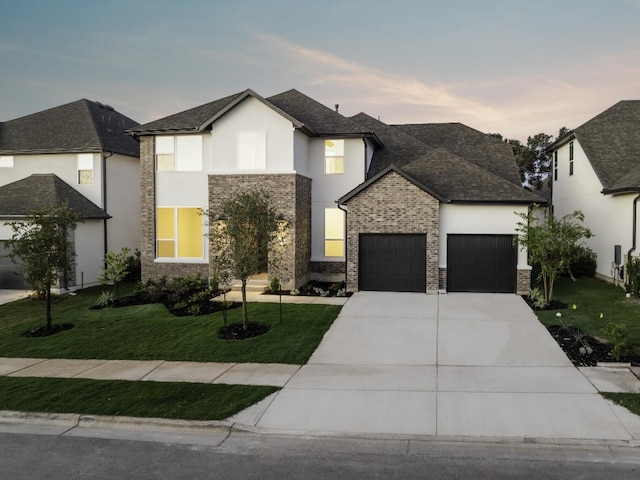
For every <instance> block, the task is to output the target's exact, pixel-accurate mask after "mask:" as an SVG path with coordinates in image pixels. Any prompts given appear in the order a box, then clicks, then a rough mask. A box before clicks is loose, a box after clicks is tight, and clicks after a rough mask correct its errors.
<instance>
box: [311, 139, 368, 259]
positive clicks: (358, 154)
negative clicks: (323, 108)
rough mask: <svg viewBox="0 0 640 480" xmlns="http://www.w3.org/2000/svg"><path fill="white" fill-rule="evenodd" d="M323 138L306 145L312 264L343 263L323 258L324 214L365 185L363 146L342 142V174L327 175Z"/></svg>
mask: <svg viewBox="0 0 640 480" xmlns="http://www.w3.org/2000/svg"><path fill="white" fill-rule="evenodd" d="M324 140H325V139H323V138H312V139H310V141H309V172H310V176H311V179H312V180H311V199H312V202H311V260H312V261H314V262H320V261H329V262H340V261H344V257H325V256H324V240H325V239H324V211H325V208H338V205H337V204H336V200H337V199H338V198H340V197H341V196H342V195H344V194H346V193H348V192H349V191H351V190H353V189H354V188H355V187H357V186H358V185H360V184H361V183H362V182H364V179H365V178H364V177H365V172H364V169H365V162H366V158H365V143H364V141H363V140H362V138H347V139H345V140H344V173H342V174H333V175H327V174H325V173H324V168H325V148H324Z"/></svg>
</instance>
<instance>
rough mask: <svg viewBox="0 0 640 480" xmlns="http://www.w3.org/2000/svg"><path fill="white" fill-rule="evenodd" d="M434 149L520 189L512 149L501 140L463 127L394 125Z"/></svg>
mask: <svg viewBox="0 0 640 480" xmlns="http://www.w3.org/2000/svg"><path fill="white" fill-rule="evenodd" d="M393 126H394V127H396V128H397V129H398V130H401V131H402V132H404V133H406V134H407V135H411V136H412V137H415V138H417V139H418V140H420V141H421V142H423V143H426V144H428V145H432V146H434V147H442V148H446V149H447V150H449V151H450V152H453V153H455V154H456V155H459V156H460V157H462V158H464V159H465V160H467V161H469V162H471V163H474V164H476V165H478V166H479V167H482V168H484V169H486V170H489V171H491V172H492V173H494V174H496V175H498V176H500V177H502V178H504V179H505V180H508V181H510V182H511V183H514V184H516V185H520V174H519V173H518V167H517V166H516V162H515V159H514V158H513V150H512V149H511V147H510V146H509V145H508V144H506V143H504V142H501V141H500V140H499V139H497V138H495V137H492V136H491V135H487V134H486V133H482V132H480V131H478V130H476V129H475V128H471V127H468V126H466V125H464V124H462V123H414V124H405V125H393Z"/></svg>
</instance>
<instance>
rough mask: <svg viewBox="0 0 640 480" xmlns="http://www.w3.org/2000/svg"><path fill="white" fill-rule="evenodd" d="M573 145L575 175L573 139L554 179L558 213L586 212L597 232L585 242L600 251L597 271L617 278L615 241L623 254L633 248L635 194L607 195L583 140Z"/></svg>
mask: <svg viewBox="0 0 640 480" xmlns="http://www.w3.org/2000/svg"><path fill="white" fill-rule="evenodd" d="M573 145H574V160H573V163H574V167H573V168H574V170H573V175H569V143H566V144H565V145H563V146H562V147H560V148H559V149H558V179H557V180H554V182H553V207H554V214H555V215H556V216H564V215H566V214H569V213H571V212H573V211H575V210H581V211H582V213H584V217H585V218H584V225H585V226H587V227H589V228H590V229H591V231H592V232H593V234H594V236H593V237H592V238H590V239H588V240H585V242H584V243H585V244H586V245H587V246H588V247H589V248H591V249H593V250H594V251H595V252H596V254H597V255H598V266H597V268H596V272H597V273H598V274H599V275H601V276H603V277H607V278H613V271H612V263H613V260H614V257H613V251H614V245H620V246H621V247H622V254H623V257H624V256H625V255H626V253H627V251H628V250H629V249H630V248H631V244H632V231H631V229H632V225H633V218H632V215H633V200H634V198H635V195H633V194H624V195H603V194H602V193H601V192H602V184H601V183H600V180H599V179H598V176H597V175H596V174H595V172H594V170H593V168H592V167H591V163H590V162H589V160H588V159H587V156H586V155H585V153H584V151H583V150H582V147H581V146H580V143H579V142H578V141H577V140H573ZM638 238H640V237H638Z"/></svg>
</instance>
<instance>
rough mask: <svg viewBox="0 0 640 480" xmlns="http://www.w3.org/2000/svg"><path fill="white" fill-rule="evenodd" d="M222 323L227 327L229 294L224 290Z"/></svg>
mask: <svg viewBox="0 0 640 480" xmlns="http://www.w3.org/2000/svg"><path fill="white" fill-rule="evenodd" d="M222 322H223V323H224V326H225V327H226V326H227V292H226V291H225V289H224V288H223V289H222Z"/></svg>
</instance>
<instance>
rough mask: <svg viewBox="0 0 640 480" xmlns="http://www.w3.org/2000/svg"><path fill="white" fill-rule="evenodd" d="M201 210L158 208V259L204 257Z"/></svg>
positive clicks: (192, 208)
mask: <svg viewBox="0 0 640 480" xmlns="http://www.w3.org/2000/svg"><path fill="white" fill-rule="evenodd" d="M203 243H204V236H203V233H202V209H200V208H195V207H177V208H176V207H158V209H157V215H156V256H157V257H158V258H202V257H203V256H204V246H203Z"/></svg>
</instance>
